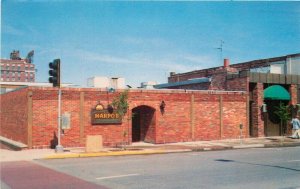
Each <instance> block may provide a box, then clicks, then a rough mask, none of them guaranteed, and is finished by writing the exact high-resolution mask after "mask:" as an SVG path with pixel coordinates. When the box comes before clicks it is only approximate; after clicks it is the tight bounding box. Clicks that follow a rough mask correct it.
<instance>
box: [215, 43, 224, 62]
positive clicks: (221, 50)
mask: <svg viewBox="0 0 300 189" xmlns="http://www.w3.org/2000/svg"><path fill="white" fill-rule="evenodd" d="M224 43H225V42H224V41H223V40H222V39H221V41H220V47H218V48H216V49H218V50H220V58H221V63H222V62H223V44H224Z"/></svg>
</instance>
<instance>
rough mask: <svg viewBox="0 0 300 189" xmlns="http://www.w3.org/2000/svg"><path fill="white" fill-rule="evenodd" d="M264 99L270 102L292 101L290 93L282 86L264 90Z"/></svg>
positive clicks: (273, 86)
mask: <svg viewBox="0 0 300 189" xmlns="http://www.w3.org/2000/svg"><path fill="white" fill-rule="evenodd" d="M264 99H268V100H290V99H291V95H290V94H289V92H288V91H287V90H286V89H285V88H283V87H282V86H280V85H272V86H270V87H268V88H266V89H265V90H264Z"/></svg>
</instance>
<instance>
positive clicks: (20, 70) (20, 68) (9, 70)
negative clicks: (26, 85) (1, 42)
mask: <svg viewBox="0 0 300 189" xmlns="http://www.w3.org/2000/svg"><path fill="white" fill-rule="evenodd" d="M32 57H33V51H31V52H29V53H28V55H27V57H26V58H25V59H22V58H21V57H20V54H19V51H13V52H12V53H11V54H10V59H0V62H1V81H3V82H35V65H34V64H32Z"/></svg>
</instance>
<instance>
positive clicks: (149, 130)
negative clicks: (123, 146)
mask: <svg viewBox="0 0 300 189" xmlns="http://www.w3.org/2000/svg"><path fill="white" fill-rule="evenodd" d="M155 125H156V123H155V109H154V108H151V107H149V106H144V105H143V106H138V107H136V108H134V109H132V142H139V141H144V142H150V143H155Z"/></svg>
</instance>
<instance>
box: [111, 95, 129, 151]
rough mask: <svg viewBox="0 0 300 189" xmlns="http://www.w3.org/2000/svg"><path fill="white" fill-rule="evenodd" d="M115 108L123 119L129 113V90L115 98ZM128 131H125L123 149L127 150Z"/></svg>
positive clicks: (113, 103)
mask: <svg viewBox="0 0 300 189" xmlns="http://www.w3.org/2000/svg"><path fill="white" fill-rule="evenodd" d="M112 105H113V108H114V109H115V110H116V112H117V113H118V114H119V115H120V116H121V118H122V119H123V117H124V115H125V114H126V113H127V110H128V107H129V105H128V90H125V91H123V92H122V93H120V95H119V96H117V97H115V98H114V99H113V102H112ZM127 134H128V133H127V131H125V130H123V143H122V148H123V149H124V150H125V149H126V145H125V143H126V142H125V141H126V137H127Z"/></svg>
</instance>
